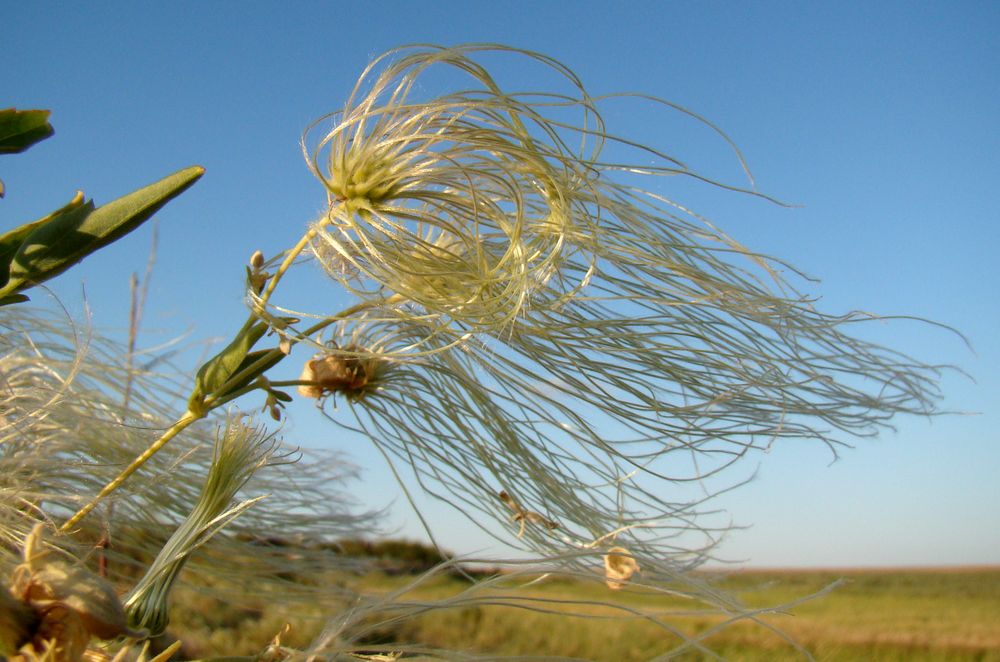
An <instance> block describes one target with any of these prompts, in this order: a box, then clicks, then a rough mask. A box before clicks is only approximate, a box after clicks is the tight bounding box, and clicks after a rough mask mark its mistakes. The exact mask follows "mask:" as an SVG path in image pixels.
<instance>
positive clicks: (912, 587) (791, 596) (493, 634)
mask: <svg viewBox="0 0 1000 662" xmlns="http://www.w3.org/2000/svg"><path fill="white" fill-rule="evenodd" d="M410 551H411V552H412V549H411V550H410ZM421 562H422V559H418V561H417V562H415V563H414V562H413V558H412V557H411V558H410V561H408V562H407V563H404V564H398V563H394V564H389V565H388V566H385V567H386V568H387V570H388V571H387V572H374V573H367V574H364V575H359V576H357V577H352V578H339V579H337V580H336V581H344V582H349V583H353V584H356V585H357V587H358V588H362V587H363V588H364V589H365V590H366V592H370V591H374V592H376V593H377V592H380V591H385V592H389V591H392V590H397V589H400V588H401V587H403V586H405V585H407V584H408V583H409V582H411V581H412V580H413V579H414V577H415V576H416V575H415V574H414V572H415V571H417V570H419V569H420V567H421ZM702 577H703V578H704V579H705V580H706V581H707V582H710V583H712V584H713V585H716V586H718V587H719V588H722V589H725V590H728V591H732V592H734V593H735V594H736V595H737V596H738V597H739V599H740V600H741V601H742V602H743V603H744V604H745V605H746V606H747V607H748V608H768V607H774V606H777V605H791V606H789V607H788V608H787V609H786V610H783V611H782V613H766V614H762V615H761V616H760V620H761V622H762V623H764V624H766V625H767V626H773V628H774V630H776V631H780V632H782V633H784V635H785V638H783V637H782V636H781V635H779V634H778V633H777V632H776V631H772V630H770V629H768V627H766V626H765V625H762V624H758V623H753V622H747V621H743V622H738V623H733V624H729V625H725V624H724V623H723V618H722V617H720V616H719V615H718V614H712V613H708V612H707V611H706V612H705V613H699V611H698V608H697V606H696V605H692V604H691V603H690V602H684V601H683V600H682V599H680V598H673V597H670V596H666V595H663V594H657V595H653V594H650V593H648V592H643V590H642V589H641V588H634V589H627V590H624V591H620V592H617V593H615V594H610V591H609V590H608V589H607V588H606V587H605V586H604V584H603V583H600V582H598V581H595V582H584V581H572V580H564V579H560V580H544V581H541V582H539V583H537V584H534V585H532V586H528V587H524V586H522V585H521V584H523V583H524V580H523V579H521V580H518V582H517V583H518V584H519V585H518V586H513V585H512V584H513V582H505V581H503V580H501V581H500V582H499V583H497V584H495V585H494V586H492V587H491V588H488V589H485V590H478V591H477V592H476V593H475V594H474V595H475V596H476V598H477V599H478V600H479V602H477V604H476V605H475V606H468V607H463V606H461V600H462V599H467V598H471V597H472V596H471V595H466V596H463V598H459V599H458V600H456V601H455V602H456V606H455V607H454V608H449V609H446V610H434V611H430V612H428V613H427V614H425V615H423V616H420V617H418V618H416V619H408V620H406V621H404V622H401V623H398V624H391V623H390V624H380V625H377V626H373V628H372V630H371V631H370V632H369V633H368V634H367V635H366V637H365V639H364V641H365V643H368V644H370V645H371V646H372V650H373V652H375V651H376V650H377V647H378V646H379V645H384V644H386V643H388V642H392V641H395V642H412V643H414V644H420V645H424V646H431V647H437V648H447V649H450V650H453V651H466V652H470V653H474V652H485V651H489V653H490V654H492V655H520V656H526V657H527V658H528V659H536V658H538V657H541V656H565V657H579V658H588V659H594V660H606V661H608V662H614V661H622V662H625V661H628V660H645V659H650V658H653V657H655V656H656V655H657V654H659V653H662V652H664V651H667V650H670V649H672V648H675V647H676V646H678V645H680V644H681V643H682V640H681V638H680V636H670V635H669V634H667V633H665V631H664V630H663V629H662V628H660V627H657V626H656V625H654V624H652V623H650V622H647V621H646V620H643V619H641V618H627V617H622V615H623V613H624V612H623V611H617V612H616V611H613V610H611V609H609V608H607V607H597V606H593V605H590V604H585V603H586V602H588V601H590V600H598V599H600V600H607V599H609V598H612V599H615V600H616V601H617V602H618V603H619V604H620V605H621V606H622V607H624V608H625V609H627V608H628V607H630V606H631V607H640V606H641V607H644V608H650V607H652V608H653V610H654V611H655V612H657V613H660V614H662V615H663V620H664V622H665V623H667V624H668V625H669V626H670V627H672V628H676V630H677V632H678V633H679V634H683V635H685V636H688V637H692V636H704V639H702V640H701V643H702V644H703V645H704V647H705V648H706V649H707V650H709V651H711V653H714V654H717V655H719V656H722V657H724V658H725V659H732V660H798V659H807V657H806V655H805V654H804V653H803V652H802V650H799V649H797V648H796V647H795V646H794V645H793V644H791V643H789V641H794V642H796V643H797V644H798V645H799V646H801V648H802V649H804V650H805V651H808V652H809V653H810V654H812V655H813V656H814V657H815V658H816V659H818V660H832V661H847V660H899V661H903V660H907V661H909V660H981V661H987V660H1000V567H978V568H946V569H871V570H858V569H847V570H842V571H841V570H812V569H810V570H742V571H733V572H705V573H702ZM595 579H596V575H595ZM835 582H836V585H835V586H834V587H833V588H832V589H831V590H829V591H828V592H826V593H824V594H822V595H819V596H818V597H815V598H813V599H809V600H805V601H803V602H798V603H797V601H799V600H801V599H802V598H803V597H805V596H809V595H813V594H816V593H819V592H822V591H823V590H824V589H825V588H828V587H830V585H831V584H833V583H835ZM467 587H468V583H467V582H466V581H464V580H463V579H462V578H461V577H460V576H459V575H458V574H457V573H450V574H442V575H440V576H435V577H433V578H432V579H430V580H428V581H426V582H422V583H421V584H420V585H419V586H418V587H417V588H416V589H414V590H412V591H410V592H408V593H406V594H405V595H404V599H405V600H407V601H410V602H412V603H419V602H421V601H431V600H440V599H442V598H446V597H448V596H458V595H459V594H461V593H462V591H464V590H465V589H466V588H467ZM487 593H488V594H489V595H490V596H492V597H493V599H492V600H489V601H487V604H483V603H482V599H483V597H484V596H485V595H486V594H487ZM512 596H516V598H514V599H515V600H517V601H518V603H519V604H520V605H521V606H526V605H527V606H529V607H530V608H529V609H520V608H519V609H514V608H511V607H510V606H504V603H506V602H508V601H509V600H510V599H511V597H512ZM491 603H492V604H491ZM534 609H547V610H551V611H553V612H555V614H551V613H541V612H540V611H535V610H534ZM567 614H573V615H570V616H567ZM326 615H327V616H328V615H329V614H326ZM323 616H324V614H323V613H322V610H320V609H318V608H317V609H315V610H313V611H310V610H309V609H308V608H304V609H303V610H302V611H301V612H298V613H295V614H289V613H287V612H284V613H282V612H280V611H278V610H276V609H274V608H271V607H269V606H268V600H267V599H266V596H261V599H260V600H259V601H258V602H257V603H256V604H245V605H244V606H242V607H241V608H239V609H236V608H233V607H232V606H231V605H226V604H224V603H223V602H219V601H217V600H216V599H213V598H208V597H204V596H199V595H198V594H196V593H193V592H187V593H185V594H184V596H183V597H181V598H179V602H178V604H177V605H176V607H175V609H174V613H173V627H172V628H171V629H172V631H174V632H176V633H178V634H181V636H182V638H183V639H184V641H185V649H184V652H185V655H186V656H188V657H190V658H194V657H199V656H203V655H207V654H209V653H230V654H235V653H245V654H249V653H253V652H255V651H259V650H260V648H261V646H262V644H263V643H266V642H267V641H269V640H270V639H271V638H272V637H273V636H274V635H275V634H276V633H278V632H279V631H280V630H281V628H282V627H283V625H284V623H285V622H293V623H295V624H296V628H295V629H294V630H292V631H290V632H288V633H287V634H285V635H284V637H283V641H285V642H287V643H290V644H293V645H294V644H296V643H302V644H304V643H306V642H308V641H309V640H311V639H312V638H313V637H315V636H316V635H317V634H319V632H320V630H321V628H322V625H323V623H324V619H323ZM720 626H722V627H720ZM713 630H717V631H715V632H712V631H713ZM706 634H707V636H705V635H706ZM406 657H409V656H406ZM413 659H418V658H417V656H414V657H413ZM671 659H681V660H700V659H713V658H712V656H711V655H710V654H709V653H707V652H705V651H704V650H697V649H695V650H689V651H687V652H682V653H680V654H679V655H678V656H677V657H675V658H671Z"/></svg>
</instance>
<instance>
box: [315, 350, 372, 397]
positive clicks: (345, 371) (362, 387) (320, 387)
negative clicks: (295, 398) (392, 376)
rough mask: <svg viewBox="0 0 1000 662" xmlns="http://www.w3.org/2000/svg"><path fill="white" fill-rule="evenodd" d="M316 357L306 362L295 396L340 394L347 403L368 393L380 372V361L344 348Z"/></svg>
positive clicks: (369, 355)
mask: <svg viewBox="0 0 1000 662" xmlns="http://www.w3.org/2000/svg"><path fill="white" fill-rule="evenodd" d="M331 351H336V352H338V353H327V354H324V355H320V356H319V357H318V358H314V359H311V360H309V361H306V364H305V366H304V367H303V368H302V374H301V375H300V376H299V381H302V382H308V383H306V384H300V385H299V387H298V391H299V395H302V396H304V397H307V398H321V397H323V396H324V395H328V394H336V393H340V394H342V395H343V396H344V397H345V398H347V399H348V400H351V401H356V400H360V399H362V398H364V397H365V396H366V395H368V394H369V393H371V392H372V391H373V390H374V389H375V387H376V385H377V383H378V380H379V377H380V376H381V375H382V373H383V372H384V367H385V366H384V363H385V362H384V361H383V360H381V359H379V358H377V357H373V356H372V355H371V354H369V353H367V352H365V351H364V350H362V349H360V348H358V347H354V346H348V347H346V348H345V349H344V350H331Z"/></svg>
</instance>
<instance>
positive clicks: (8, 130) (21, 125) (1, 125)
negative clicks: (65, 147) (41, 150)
mask: <svg viewBox="0 0 1000 662" xmlns="http://www.w3.org/2000/svg"><path fill="white" fill-rule="evenodd" d="M53 133H55V130H54V129H53V128H52V125H51V124H49V111H47V110H17V109H15V108H5V109H3V110H0V154H17V153H18V152H23V151H24V150H26V149H28V148H29V147H31V146H32V145H34V144H35V143H37V142H39V141H42V140H45V139H46V138H48V137H49V136H51V135H52V134H53ZM0 193H2V189H0Z"/></svg>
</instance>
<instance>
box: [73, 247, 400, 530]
mask: <svg viewBox="0 0 1000 662" xmlns="http://www.w3.org/2000/svg"><path fill="white" fill-rule="evenodd" d="M299 243H300V244H301V243H302V242H299ZM294 250H295V249H293V251H294ZM300 250H301V249H300ZM286 262H287V260H286ZM282 267H285V265H284V264H282ZM279 271H280V270H279ZM400 301H403V297H402V296H400V295H398V294H394V295H392V296H391V297H389V298H388V299H384V300H381V301H362V302H361V303H358V304H355V305H353V306H351V307H349V308H345V309H344V310H342V311H340V312H339V313H337V314H336V315H333V316H331V317H328V318H326V319H324V320H322V321H320V322H317V323H316V324H314V325H312V326H311V327H309V328H308V329H306V331H305V332H304V333H303V334H302V336H303V337H308V336H310V335H312V334H314V333H317V332H319V331H322V330H323V329H325V328H326V327H328V326H329V325H331V324H333V323H334V322H338V321H340V320H342V319H345V318H347V317H350V316H351V315H354V314H356V313H359V312H361V311H363V310H366V309H368V308H371V307H373V306H376V305H387V304H388V305H393V304H396V303H399V302H400ZM297 342H299V341H292V344H295V343H297ZM278 355H281V356H284V352H282V351H281V349H279V348H274V349H272V350H271V351H270V352H268V353H267V354H266V355H264V356H262V357H261V358H260V359H258V360H257V361H255V362H254V363H253V364H252V365H249V366H247V367H246V368H244V369H243V370H242V371H240V372H239V373H238V374H236V375H233V376H232V377H230V379H228V380H227V382H228V383H239V381H240V380H241V379H246V378H252V377H257V376H259V375H256V374H254V371H255V370H257V371H259V370H260V368H259V366H261V365H265V364H266V363H267V362H268V360H269V359H271V358H275V357H276V356H278ZM258 388H260V385H259V384H256V383H252V384H249V385H248V386H246V387H244V388H242V389H239V390H237V391H234V392H232V393H227V394H226V395H225V396H222V397H212V396H209V397H207V398H205V402H204V404H205V407H204V411H203V412H202V413H200V414H196V413H193V412H191V411H186V412H184V415H183V416H181V417H180V418H179V419H178V420H177V422H176V423H174V424H173V425H172V426H170V427H169V428H168V429H167V431H166V432H164V433H163V434H162V435H161V436H160V438H159V439H157V440H156V441H154V442H153V443H152V445H150V447H149V448H147V449H146V450H145V451H143V453H142V454H141V455H139V456H138V457H136V458H135V459H134V460H132V463H131V464H130V465H128V466H127V467H126V468H125V469H124V470H123V471H122V472H121V473H120V474H118V476H117V477H115V479H114V480H112V481H111V482H110V483H108V484H107V485H105V486H104V488H103V489H101V491H100V492H98V494H97V496H95V497H94V498H93V499H91V501H90V502H89V503H88V504H87V505H85V506H84V507H83V508H81V509H80V510H79V511H77V513H76V514H75V515H73V516H72V517H70V518H69V519H68V520H66V522H65V523H64V524H63V525H62V526H61V527H59V530H60V531H62V532H64V533H65V532H67V531H69V530H70V529H72V528H73V527H74V526H75V525H76V524H77V523H79V521H80V520H82V519H83V518H84V517H86V516H87V515H88V514H89V513H90V511H92V510H93V509H94V508H95V507H96V506H97V504H98V503H99V502H100V501H101V499H103V498H104V497H106V496H108V495H109V494H111V493H112V492H114V491H115V490H117V489H118V488H119V487H120V486H121V484H122V483H124V482H125V481H126V480H127V479H128V477H129V476H131V475H132V474H134V473H135V472H136V471H137V470H138V469H139V467H141V466H142V465H144V464H145V463H146V462H148V461H149V459H150V458H151V457H153V455H155V454H156V453H157V451H159V450H160V449H161V448H163V446H164V445H166V443H167V442H168V441H170V440H171V439H173V438H174V437H176V436H177V435H178V434H180V433H181V432H182V431H183V430H184V429H185V428H187V427H188V426H189V425H191V424H192V423H194V422H195V421H197V420H200V419H202V418H205V417H206V416H207V415H208V413H209V412H211V411H212V410H213V409H216V408H218V407H221V406H222V405H224V404H226V403H227V402H230V401H232V400H235V399H236V398H238V397H240V396H241V395H244V394H246V393H249V392H250V391H253V390H256V389H258Z"/></svg>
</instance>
